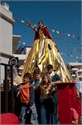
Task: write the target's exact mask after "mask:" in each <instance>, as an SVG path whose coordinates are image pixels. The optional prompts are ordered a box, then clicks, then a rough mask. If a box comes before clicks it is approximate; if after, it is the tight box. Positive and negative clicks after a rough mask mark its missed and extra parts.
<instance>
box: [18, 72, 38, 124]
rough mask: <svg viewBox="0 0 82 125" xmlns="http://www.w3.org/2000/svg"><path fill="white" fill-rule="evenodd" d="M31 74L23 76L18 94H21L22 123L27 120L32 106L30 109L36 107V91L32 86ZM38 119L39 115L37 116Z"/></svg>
mask: <svg viewBox="0 0 82 125" xmlns="http://www.w3.org/2000/svg"><path fill="white" fill-rule="evenodd" d="M30 81H31V74H30V73H26V74H25V75H24V77H23V83H21V84H20V86H19V88H18V90H19V91H18V93H17V96H19V95H20V101H21V113H20V117H19V119H20V124H24V123H25V120H26V113H27V110H28V109H29V107H30V110H33V108H34V91H33V87H32V86H30ZM36 119H37V117H36Z"/></svg>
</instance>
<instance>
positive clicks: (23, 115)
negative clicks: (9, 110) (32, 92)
mask: <svg viewBox="0 0 82 125" xmlns="http://www.w3.org/2000/svg"><path fill="white" fill-rule="evenodd" d="M28 107H29V105H28V104H25V103H21V113H20V116H19V120H20V124H23V125H24V124H25V120H26V113H27V109H28Z"/></svg>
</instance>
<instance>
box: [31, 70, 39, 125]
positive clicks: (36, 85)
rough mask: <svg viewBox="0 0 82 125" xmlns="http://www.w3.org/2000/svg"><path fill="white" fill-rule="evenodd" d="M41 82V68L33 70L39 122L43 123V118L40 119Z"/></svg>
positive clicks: (33, 84)
mask: <svg viewBox="0 0 82 125" xmlns="http://www.w3.org/2000/svg"><path fill="white" fill-rule="evenodd" d="M40 83H41V72H40V70H39V69H35V70H34V72H33V81H32V86H33V88H34V95H35V105H36V109H37V113H38V122H39V124H41V119H40V115H41V113H40V91H39V89H38V86H39V85H40Z"/></svg>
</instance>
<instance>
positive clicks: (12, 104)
mask: <svg viewBox="0 0 82 125" xmlns="http://www.w3.org/2000/svg"><path fill="white" fill-rule="evenodd" d="M11 112H12V113H14V89H13V66H11Z"/></svg>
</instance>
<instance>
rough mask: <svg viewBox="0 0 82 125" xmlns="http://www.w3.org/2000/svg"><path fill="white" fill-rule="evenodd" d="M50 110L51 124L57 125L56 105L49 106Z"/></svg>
mask: <svg viewBox="0 0 82 125" xmlns="http://www.w3.org/2000/svg"><path fill="white" fill-rule="evenodd" d="M51 107H52V110H51V120H50V121H51V124H57V123H58V104H53V103H52V104H51Z"/></svg>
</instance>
